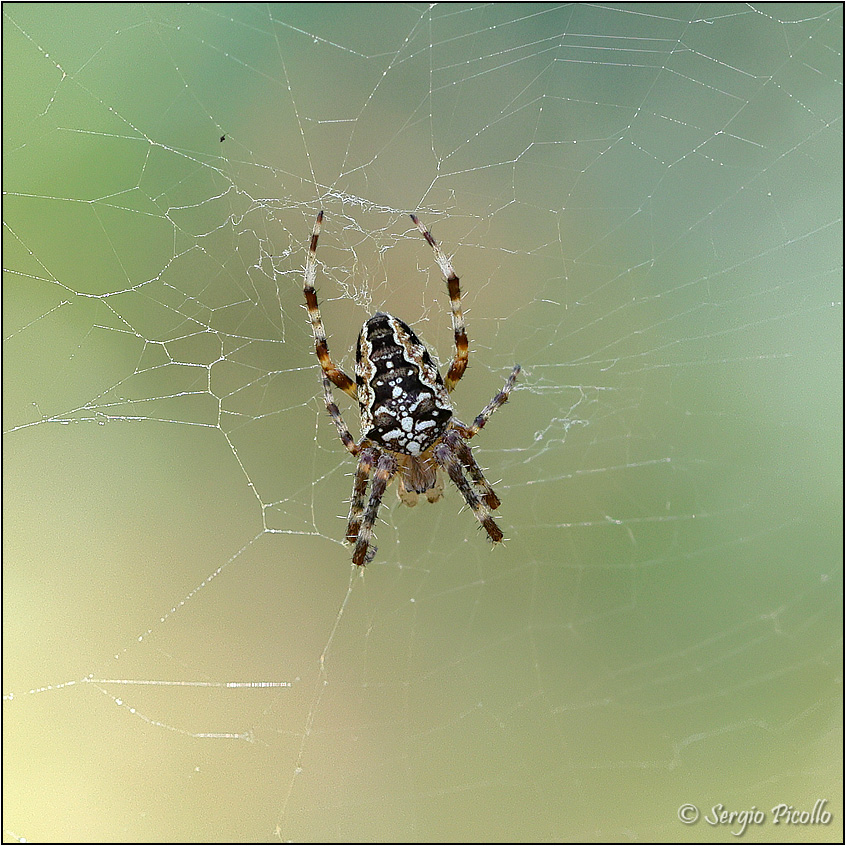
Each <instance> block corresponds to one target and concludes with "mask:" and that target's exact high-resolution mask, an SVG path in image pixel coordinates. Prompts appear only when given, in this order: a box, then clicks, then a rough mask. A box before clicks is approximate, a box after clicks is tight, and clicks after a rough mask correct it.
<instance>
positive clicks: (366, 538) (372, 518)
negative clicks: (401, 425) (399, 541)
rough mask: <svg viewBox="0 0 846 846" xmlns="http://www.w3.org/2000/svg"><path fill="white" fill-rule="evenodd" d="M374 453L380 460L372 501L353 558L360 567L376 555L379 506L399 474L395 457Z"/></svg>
mask: <svg viewBox="0 0 846 846" xmlns="http://www.w3.org/2000/svg"><path fill="white" fill-rule="evenodd" d="M373 453H374V455H375V454H379V459H378V461H377V462H376V472H375V473H374V474H373V484H372V485H371V488H370V499H369V501H368V503H367V509H366V510H365V512H364V518H363V519H362V522H361V528H360V529H359V530H358V540H357V541H356V544H355V549H354V550H353V558H352V560H353V564H356V565H357V566H359V567H363V566H364V565H365V564H369V563H370V562H371V561H372V560H373V556H374V555H376V546H375V545H374V544H373V524H374V523H375V522H376V515H377V514H378V513H379V505H380V504H381V502H382V497H383V496H384V495H385V489H386V488H387V487H388V482H390V481H391V479H392V478H393V475H394V473H396V472H397V462H396V461H395V460H394V458H393V456H391V455H390V454H389V453H387V452H382V453H379V452H378V450H375V449H374V450H373ZM358 481H359V480H358V476H356V482H358ZM365 484H366V480H365ZM362 495H363V491H362ZM347 532H348V533H349V529H347Z"/></svg>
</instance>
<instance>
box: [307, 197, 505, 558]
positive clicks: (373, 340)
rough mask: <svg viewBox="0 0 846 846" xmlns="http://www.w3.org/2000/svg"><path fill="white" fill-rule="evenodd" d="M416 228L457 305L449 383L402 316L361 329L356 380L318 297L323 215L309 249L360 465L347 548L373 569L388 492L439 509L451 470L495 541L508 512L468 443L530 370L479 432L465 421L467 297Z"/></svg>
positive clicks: (331, 376) (331, 372) (488, 410)
mask: <svg viewBox="0 0 846 846" xmlns="http://www.w3.org/2000/svg"><path fill="white" fill-rule="evenodd" d="M411 219H412V220H413V221H414V225H415V226H416V227H417V228H418V229H419V230H420V232H421V233H422V235H423V237H424V238H425V239H426V241H427V242H428V243H429V246H430V247H431V248H432V250H434V253H435V261H436V262H437V263H438V266H439V267H440V268H441V271H442V272H443V275H444V278H445V279H446V283H447V288H448V290H449V299H450V305H451V307H452V328H453V331H454V333H455V356H454V358H453V359H452V362H451V364H450V366H449V370H448V371H447V374H446V379H443V378H441V374H440V373H439V372H438V368H437V367H436V365H435V363H434V362H433V361H432V357H431V356H430V355H429V351H428V350H427V349H426V347H425V346H424V345H423V343H422V342H421V341H420V339H419V338H418V337H417V335H416V334H415V333H414V331H413V330H412V329H411V327H410V326H409V325H408V324H407V323H404V322H403V321H402V320H400V319H399V318H397V317H393V316H392V315H390V314H386V313H385V312H381V311H378V312H376V314H374V315H373V316H372V317H371V318H369V319H368V320H367V322H366V323H365V324H364V326H363V327H362V328H361V332H360V334H359V337H358V343H357V345H356V350H355V382H353V380H352V379H350V377H349V376H347V374H346V373H344V371H343V370H340V369H339V368H338V367H336V366H335V364H334V363H333V362H332V359H331V358H330V357H329V347H328V345H327V342H326V332H325V331H324V329H323V321H322V320H321V317H320V308H319V307H318V304H317V293H316V292H315V290H314V280H315V275H316V264H315V256H316V253H317V239H318V238H319V237H320V226H321V223H322V222H323V212H322V211H321V212H320V213H319V214H318V215H317V220H316V221H315V222H314V229H313V230H312V235H311V244H310V245H309V251H308V260H307V261H306V268H305V281H304V285H303V293H304V294H305V301H306V308H307V309H308V316H309V320H310V321H311V331H312V334H313V335H314V351H315V353H316V354H317V360H318V361H319V362H320V367H321V371H322V372H321V379H322V382H323V398H324V401H325V402H326V410H327V411H328V412H329V415H330V416H331V417H332V420H333V422H334V423H335V427H336V428H337V430H338V435H339V437H340V439H341V442H342V443H343V444H344V446H345V447H346V448H347V450H348V451H349V452H350V453H351V454H352V455H354V456H357V458H358V464H357V466H356V470H355V480H354V481H353V489H352V497H351V499H350V514H349V521H348V523H347V532H346V541H347V543H350V544H354V545H355V546H354V549H353V554H352V560H353V563H354V564H356V565H358V566H364V565H365V564H368V563H370V562H371V561H372V560H373V557H374V556H375V555H376V546H375V544H374V543H373V524H374V523H375V522H376V515H377V514H378V512H379V505H380V504H381V502H382V497H383V496H384V495H385V490H386V488H387V487H388V484H389V483H390V482H391V480H392V479H393V478H394V476H398V479H399V481H398V494H399V497H400V500H401V501H402V502H404V503H405V504H406V505H409V506H412V505H415V504H416V503H417V497H418V495H419V494H425V495H426V499H427V500H428V501H429V502H437V501H438V500H439V499H440V498H441V495H442V494H443V481H442V479H441V470H446V472H447V475H448V476H449V478H450V479H451V480H452V482H453V483H454V484H455V486H456V487H457V488H458V490H459V491H460V492H461V495H462V496H463V497H464V499H465V501H466V502H467V504H468V505H469V506H470V508H471V509H472V511H473V514H475V515H476V519H477V520H478V521H479V523H480V524H481V526H482V528H484V530H485V531H486V532H487V533H488V537H489V538H490V540H491V542H492V543H499V542H500V541H501V540H502V532H501V531H500V528H499V526H497V524H496V523H495V522H494V520H493V518H492V517H491V514H490V512H491V511H494V510H496V509H497V508H499V504H500V502H499V497H498V496H497V495H496V494H495V493H494V491H493V488H492V487H491V486H490V483H489V482H488V480H487V479H486V478H485V475H484V473H483V472H482V468H481V467H479V465H478V464H477V463H476V459H475V458H474V457H473V454H472V452H471V451H470V447H469V445H468V444H467V441H469V440H470V439H471V438H472V437H473V436H474V435H476V434H477V433H478V432H479V430H480V429H481V428H482V427H483V426H484V425H485V423H487V422H488V419H489V418H490V416H491V415H492V414H493V413H494V412H495V411H496V410H497V409H498V408H499V407H500V406H501V405H502V404H503V403H504V402H505V401H506V400H507V399H508V395H509V394H510V393H511V389H512V388H513V387H514V383H515V382H516V381H517V374H518V373H519V372H520V365H519V364H517V365H515V367H514V369H513V370H512V371H511V375H510V376H509V377H508V380H507V381H506V383H505V386H504V387H503V388H502V390H501V391H499V393H497V394H496V396H495V397H494V398H493V399H492V400H491V401H490V402H489V403H488V404H487V405H486V406H485V407H484V408H483V409H482V411H481V412H480V414H479V416H478V417H476V419H475V420H474V421H473V423H472V425H470V426H466V425H465V424H464V423H461V422H460V421H459V420H457V419H456V418H455V416H454V415H453V410H452V403H451V402H450V399H449V395H450V393H452V391H453V389H454V388H455V386H456V385H457V384H458V380H459V379H461V377H462V376H463V375H464V371H465V370H466V368H467V358H468V354H469V349H468V344H467V333H466V331H465V328H464V316H463V314H462V312H461V289H460V287H459V284H458V277H457V276H456V275H455V271H454V270H453V269H452V265H451V264H450V262H449V259H448V258H447V257H446V256H445V255H444V253H443V251H442V250H441V248H440V247H439V246H438V244H437V243H436V241H435V239H434V238H433V237H432V235H431V233H430V232H429V230H428V229H426V227H424V226H423V224H422V223H420V221H419V220H418V219H417V218H416V217H415V216H414V215H411ZM332 385H335V386H336V387H338V388H340V389H341V390H342V391H343V392H344V393H346V394H349V395H350V396H351V397H352V398H353V399H355V400H358V405H359V409H360V412H361V432H362V437H361V440H360V441H358V442H356V441H355V440H354V439H353V436H352V435H351V434H350V431H349V429H348V428H347V426H346V424H345V423H344V420H343V418H342V417H341V412H340V410H339V409H338V406H337V405H336V404H335V400H334V398H333V396H332ZM371 475H372V482H371V485H370V498H369V499H368V500H367V506H366V507H365V497H366V494H367V484H368V481H369V480H370V478H371Z"/></svg>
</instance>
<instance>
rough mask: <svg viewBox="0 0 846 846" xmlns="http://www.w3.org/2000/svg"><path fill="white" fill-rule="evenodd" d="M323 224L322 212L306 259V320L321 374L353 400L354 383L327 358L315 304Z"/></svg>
mask: <svg viewBox="0 0 846 846" xmlns="http://www.w3.org/2000/svg"><path fill="white" fill-rule="evenodd" d="M322 222H323V211H322V210H321V211H320V213H319V214H318V215H317V220H315V221H314V229H313V230H312V233H311V243H310V244H309V248H308V259H306V268H305V281H304V283H303V294H305V301H306V308H307V309H308V319H309V320H310V321H311V333H312V335H314V351H315V353H317V360H318V361H319V362H320V366H321V367H322V368H323V372H324V373H325V374H326V375H327V376H328V377H329V379H330V380H331V381H332V383H333V384H335V385H337V386H338V387H339V388H340V389H341V390H342V391H343V392H344V393H347V394H349V395H350V396H351V397H352V398H353V399H357V398H358V394H357V393H356V389H355V382H354V381H353V380H352V379H350V377H349V376H347V374H346V373H344V371H343V370H341V369H339V368H338V367H336V366H335V364H334V363H333V362H332V359H331V358H330V357H329V345H328V344H327V342H326V332H325V330H324V329H323V321H322V320H321V318H320V307H319V306H318V304H317V292H316V291H315V290H314V279H315V276H316V274H317V266H316V264H315V256H316V255H317V239H318V238H319V237H320V224H321V223H322Z"/></svg>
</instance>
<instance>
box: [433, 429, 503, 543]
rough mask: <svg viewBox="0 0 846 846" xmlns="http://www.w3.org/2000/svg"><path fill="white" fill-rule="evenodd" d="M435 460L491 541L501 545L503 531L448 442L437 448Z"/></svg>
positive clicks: (443, 442)
mask: <svg viewBox="0 0 846 846" xmlns="http://www.w3.org/2000/svg"><path fill="white" fill-rule="evenodd" d="M435 460H436V461H437V462H438V464H440V465H441V467H443V468H444V469H445V470H446V471H447V473H448V474H449V477H450V479H452V481H453V484H454V485H455V486H456V487H457V488H458V490H459V491H461V495H462V496H463V497H464V499H465V501H466V502H467V504H468V505H469V506H470V508H471V509H472V510H473V514H475V515H476V519H477V520H478V521H479V523H481V524H482V528H483V529H484V530H485V531H486V532H487V533H488V537H489V538H490V539H491V541H492V542H493V543H499V542H500V541H501V540H502V531H501V530H500V528H499V526H497V524H496V523H495V522H494V520H493V517H491V515H490V514H489V513H488V509H487V508H486V506H485V504H484V503H483V502H482V500H480V499H479V495H478V494H477V493H476V491H474V490H473V486H472V485H471V484H470V483H469V482H468V481H467V479H466V478H465V477H464V471H463V468H462V466H461V462H460V461H459V459H458V457H457V456H456V454H455V453H454V452H453V450H452V448H451V447H450V446H449V444H448V443H447V442H446V441H442V442H441V443H440V444H438V446H437V447H435Z"/></svg>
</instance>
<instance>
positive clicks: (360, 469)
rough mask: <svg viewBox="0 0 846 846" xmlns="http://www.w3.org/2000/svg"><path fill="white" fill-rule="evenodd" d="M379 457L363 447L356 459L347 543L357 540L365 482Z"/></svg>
mask: <svg viewBox="0 0 846 846" xmlns="http://www.w3.org/2000/svg"><path fill="white" fill-rule="evenodd" d="M378 457H379V451H378V450H377V449H375V448H374V447H365V448H364V449H363V450H362V451H361V453H360V455H359V459H358V464H357V465H356V468H355V480H354V481H353V489H352V497H351V498H350V518H349V522H348V523H347V535H346V539H347V543H355V542H356V541H357V540H358V533H359V530H360V529H361V521H362V519H363V517H364V495H365V493H367V480H368V479H369V478H370V472H371V471H372V470H373V465H374V464H375V463H376V461H377V459H378Z"/></svg>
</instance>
